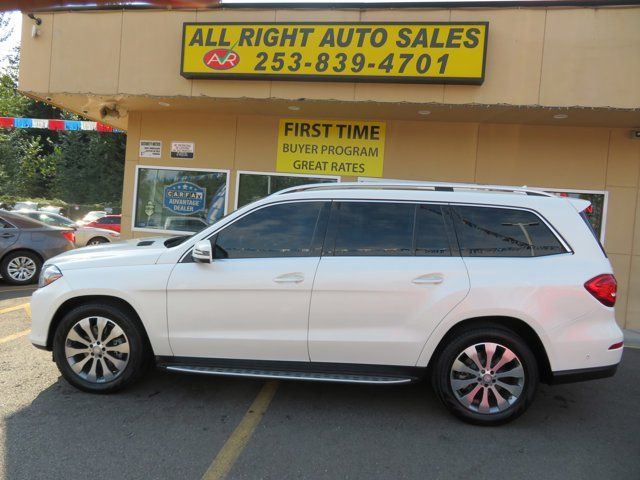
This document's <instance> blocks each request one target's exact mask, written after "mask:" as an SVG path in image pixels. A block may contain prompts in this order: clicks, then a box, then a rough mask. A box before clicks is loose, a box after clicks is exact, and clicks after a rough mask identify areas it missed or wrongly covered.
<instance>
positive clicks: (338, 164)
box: [276, 119, 386, 177]
mask: <svg viewBox="0 0 640 480" xmlns="http://www.w3.org/2000/svg"><path fill="white" fill-rule="evenodd" d="M385 127H386V125H385V124H384V123H383V122H354V121H346V120H301V119H282V120H280V126H279V129H278V156H277V160H276V170H277V171H278V172H287V173H307V174H320V175H346V176H366V177H381V176H382V166H383V162H384V142H385Z"/></svg>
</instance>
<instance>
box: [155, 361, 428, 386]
mask: <svg viewBox="0 0 640 480" xmlns="http://www.w3.org/2000/svg"><path fill="white" fill-rule="evenodd" d="M163 367H164V368H165V369H166V370H169V371H171V372H183V373H198V374H203V375H222V376H229V377H248V378H266V379H272V380H310V381H316V382H341V383H366V384H376V385H391V384H401V383H410V382H412V381H414V380H417V379H416V378H414V377H397V376H385V375H354V374H346V373H318V372H296V371H279V370H255V369H247V368H224V367H206V366H191V365H163Z"/></svg>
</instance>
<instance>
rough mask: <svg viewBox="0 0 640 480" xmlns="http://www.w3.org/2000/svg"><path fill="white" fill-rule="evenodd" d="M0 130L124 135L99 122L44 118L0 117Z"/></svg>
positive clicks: (120, 131) (118, 130)
mask: <svg viewBox="0 0 640 480" xmlns="http://www.w3.org/2000/svg"><path fill="white" fill-rule="evenodd" d="M0 128H41V129H45V130H59V131H89V132H108V133H124V131H123V130H120V129H118V128H113V127H111V126H110V125H105V124H104V123H100V122H85V121H83V120H53V119H51V120H47V119H44V118H19V117H0Z"/></svg>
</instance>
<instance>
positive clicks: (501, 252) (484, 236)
mask: <svg viewBox="0 0 640 480" xmlns="http://www.w3.org/2000/svg"><path fill="white" fill-rule="evenodd" d="M451 211H452V215H453V220H454V225H455V229H456V233H457V235H458V243H459V245H460V253H461V255H462V256H463V257H539V256H544V255H555V254H558V253H565V252H566V250H565V248H564V247H563V246H562V244H561V243H560V241H559V240H558V238H557V237H556V236H555V235H554V234H553V232H552V231H551V230H550V229H549V227H548V226H547V225H546V224H545V223H544V222H543V221H542V219H541V218H540V217H538V216H537V215H536V214H534V213H532V212H528V211H525V210H514V209H509V208H497V207H472V206H456V207H453V208H452V209H451Z"/></svg>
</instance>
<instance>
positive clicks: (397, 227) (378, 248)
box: [333, 202, 416, 256]
mask: <svg viewBox="0 0 640 480" xmlns="http://www.w3.org/2000/svg"><path fill="white" fill-rule="evenodd" d="M415 210H416V205H415V204H411V203H384V202H343V203H341V204H340V205H339V206H338V210H337V212H336V215H337V231H336V234H335V246H334V252H333V254H334V255H337V256H402V255H413V223H414V215H415Z"/></svg>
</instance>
